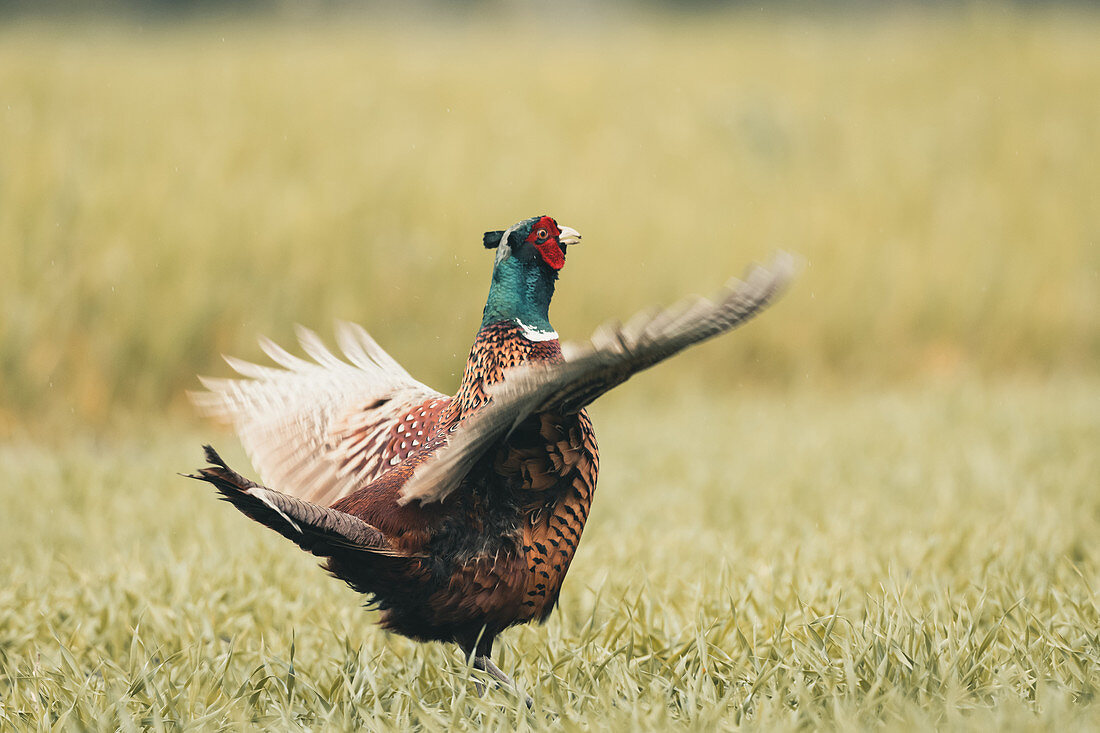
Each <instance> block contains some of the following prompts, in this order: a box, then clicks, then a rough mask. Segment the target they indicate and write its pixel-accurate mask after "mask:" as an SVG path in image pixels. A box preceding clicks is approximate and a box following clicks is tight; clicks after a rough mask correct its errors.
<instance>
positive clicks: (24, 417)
mask: <svg viewBox="0 0 1100 733" xmlns="http://www.w3.org/2000/svg"><path fill="white" fill-rule="evenodd" d="M242 7H245V6H241V5H240V4H237V3H234V4H232V5H231V4H228V3H218V2H212V1H206V2H193V3H186V2H166V1H159V2H136V1H135V2H124V1H121V0H120V2H108V1H107V0H104V2H92V3H87V4H83V5H81V6H80V7H79V9H78V10H77V11H76V12H74V11H73V9H72V8H71V7H68V5H67V4H63V3H46V4H42V3H33V4H32V3H20V2H15V3H11V2H9V3H7V4H6V5H4V6H3V14H2V15H0V19H2V25H0V96H2V99H0V272H3V273H4V281H3V286H2V288H0V429H2V430H3V431H4V434H7V435H12V434H15V433H25V432H28V431H29V432H31V433H36V432H49V433H50V434H53V435H64V434H66V433H67V432H68V431H77V432H79V431H82V430H85V429H92V430H99V429H102V428H107V427H110V426H113V425H118V424H126V425H130V426H132V425H134V424H138V425H142V424H145V423H153V422H158V421H163V420H172V419H176V418H178V419H181V420H189V419H190V417H189V415H190V410H189V407H188V406H187V401H186V398H185V396H184V395H185V391H186V390H187V389H190V388H194V387H196V386H197V382H196V380H195V375H196V374H197V373H206V374H215V375H224V374H226V373H227V367H225V366H224V364H222V363H221V361H220V359H219V354H221V353H231V354H235V355H239V356H243V357H246V358H259V357H260V352H259V350H258V348H257V347H256V344H255V337H256V336H257V335H258V334H266V335H268V336H271V337H273V338H275V339H276V340H277V341H280V342H284V343H288V342H292V340H293V325H294V324H295V323H301V324H304V325H306V326H309V327H312V328H314V329H316V330H318V331H319V332H320V333H321V334H322V335H324V336H326V337H328V336H331V324H332V322H333V320H334V319H337V318H341V319H349V320H353V321H356V322H359V323H362V324H363V325H364V326H365V327H366V328H367V329H368V330H370V331H371V332H372V334H374V335H375V337H376V338H377V339H378V340H379V341H380V342H381V343H382V344H383V345H384V346H385V347H386V348H387V349H389V350H390V351H391V353H393V355H394V356H395V357H396V358H397V359H398V360H399V361H401V362H402V363H404V364H406V365H407V366H408V367H409V369H410V371H411V372H412V373H413V374H414V375H415V376H417V377H418V378H420V379H421V380H422V381H425V382H427V383H428V384H430V385H432V386H435V387H437V388H439V389H442V390H443V391H448V390H451V389H453V388H454V386H455V385H456V384H457V381H458V378H459V376H460V370H461V367H462V364H463V360H464V358H465V354H466V351H467V349H468V346H469V343H470V340H471V337H472V335H473V332H474V331H475V330H476V328H477V325H478V323H479V320H480V311H481V306H482V303H483V298H484V295H485V292H486V289H487V285H488V279H489V272H490V267H491V262H490V257H489V255H488V254H487V253H486V252H485V251H484V250H483V249H482V248H481V244H480V242H481V233H482V232H483V231H484V230H487V229H499V228H503V227H506V226H508V225H510V224H511V223H513V222H514V221H516V220H518V219H521V218H524V217H527V216H531V215H535V214H542V213H549V214H551V215H553V216H555V217H557V218H558V219H559V220H560V221H562V222H564V223H566V224H568V225H570V226H573V227H575V228H577V229H579V230H580V231H581V232H582V233H583V234H584V237H585V241H584V244H583V245H582V246H580V247H578V248H576V249H575V250H574V251H572V252H570V258H569V264H568V266H567V268H566V269H565V270H564V272H563V276H562V280H561V284H560V288H559V291H558V295H557V298H556V301H555V304H554V307H553V309H552V312H551V316H552V318H553V320H554V322H555V325H556V326H557V328H558V330H559V332H561V333H562V334H563V337H564V338H580V337H584V336H587V335H588V334H589V333H590V332H591V330H592V329H593V328H594V327H595V326H596V325H598V324H599V323H600V322H602V321H604V320H607V319H609V318H613V317H618V318H625V317H628V316H629V315H631V314H632V313H634V312H635V311H636V310H637V309H639V308H641V307H644V306H647V305H650V304H662V303H668V302H670V301H672V300H674V299H676V298H678V297H680V296H681V295H683V294H685V293H689V292H703V293H707V292H711V291H714V290H715V289H717V288H718V287H719V286H720V285H721V284H722V283H723V282H724V281H725V280H726V278H727V277H729V276H732V275H736V274H739V273H740V272H741V271H742V270H743V268H744V266H745V265H746V264H747V263H749V262H751V261H753V260H760V259H764V258H766V257H767V256H768V254H769V253H770V252H771V251H773V250H776V249H789V250H791V251H793V252H796V253H798V254H799V255H800V256H801V257H802V258H803V259H804V270H803V273H802V275H801V277H800V278H799V280H798V282H797V284H796V286H795V287H794V289H793V291H792V292H791V293H790V295H789V297H788V298H787V299H786V300H785V301H784V302H783V303H782V304H780V305H779V306H778V307H777V308H776V309H775V311H774V312H772V313H768V314H767V315H766V316H765V317H764V318H762V319H760V321H759V322H757V323H754V324H752V325H750V326H749V327H748V328H746V329H745V331H744V332H742V333H740V334H738V335H737V336H735V337H733V338H729V339H725V340H721V341H719V342H717V343H714V344H709V345H707V346H704V347H702V348H700V349H697V350H695V351H694V352H692V353H690V354H688V355H687V356H685V357H683V358H681V360H680V363H679V364H677V365H676V366H675V367H665V369H663V370H660V371H659V372H658V374H659V375H660V376H652V377H651V376H646V377H644V379H647V380H650V381H649V382H648V383H647V384H648V385H649V386H648V389H651V390H654V391H658V392H659V391H661V390H678V389H681V388H685V387H687V388H692V389H694V388H701V389H704V390H707V391H714V390H724V389H726V388H728V387H736V386H737V385H745V384H749V385H753V386H754V388H755V387H756V386H761V387H781V388H786V387H790V386H792V385H804V386H809V387H811V388H813V389H818V388H822V389H834V388H837V387H840V388H844V387H846V386H851V387H855V388H862V387H863V386H864V385H867V384H893V383H901V382H905V383H910V382H913V381H917V382H923V381H927V380H936V381H942V380H960V379H963V380H968V379H979V380H989V379H999V378H1002V377H1004V378H1012V379H1017V378H1026V379H1030V378H1034V377H1040V378H1046V377H1049V376H1051V375H1065V374H1068V375H1081V376H1090V377H1091V376H1095V374H1096V371H1097V368H1098V366H1100V247H1098V246H1097V242H1098V240H1100V204H1098V199H1097V192H1098V191H1100V94H1097V90H1100V54H1097V53H1096V39H1097V38H1098V37H1100V12H1097V11H1096V10H1095V9H1094V8H1093V7H1091V6H1087V5H1084V4H1082V5H1049V4H1038V5H1034V4H1010V3H982V4H976V5H971V4H964V5H953V4H932V5H925V4H920V3H914V4H906V3H891V4H889V5H887V6H880V5H877V4H875V5H862V4H848V3H840V4H814V5H813V6H812V7H808V6H803V5H797V4H796V5H786V4H783V5H778V6H774V7H773V6H771V5H760V4H740V3H735V4H723V3H642V4H637V5H635V4H625V3H622V4H615V5H610V6H604V5H601V6H600V7H599V8H594V7H588V6H585V5H582V4H566V5H564V6H561V7H559V6H556V5H555V6H553V7H551V6H550V5H549V4H526V3H524V4H520V3H514V4H513V3H464V4H460V5H457V6H453V5H423V4H421V5H412V6H409V7H408V8H406V9H404V10H402V11H401V12H398V11H396V10H394V9H393V8H392V7H389V6H383V5H368V6H357V5H352V4H329V3H320V2H318V3H307V4H304V5H299V4H295V3H274V4H269V3H264V2H254V3H250V4H248V5H247V7H246V9H245V10H242ZM231 9H232V12H231ZM43 426H46V427H47V428H48V431H43V430H41V428H42V427H43Z"/></svg>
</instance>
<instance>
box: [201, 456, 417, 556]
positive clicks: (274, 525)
mask: <svg viewBox="0 0 1100 733" xmlns="http://www.w3.org/2000/svg"><path fill="white" fill-rule="evenodd" d="M203 450H204V451H205V452H206V460H207V461H208V462H209V463H210V464H211V465H209V466H207V467H205V468H200V469H199V472H198V473H197V474H185V475H186V476H187V478H193V479H198V480H200V481H206V482H207V483H209V484H212V485H213V486H214V487H215V488H216V489H217V490H218V492H219V493H220V494H221V498H222V499H224V500H225V501H228V502H229V503H230V504H232V505H233V506H235V507H237V509H239V510H240V511H241V512H242V513H243V514H245V515H246V516H248V517H250V518H252V519H254V520H256V521H257V522H259V523H260V524H263V525H264V526H266V527H269V528H271V529H273V530H275V531H276V532H278V533H279V534H281V535H282V536H283V537H286V538H287V539H288V540H290V541H291V542H294V543H295V544H296V545H298V546H299V547H301V548H302V549H303V550H306V551H307V552H311V553H313V554H314V555H318V556H321V557H335V556H337V555H347V554H348V553H349V552H350V553H368V554H371V555H378V556H383V557H411V556H410V555H408V554H406V553H403V552H401V551H400V550H398V549H397V548H395V547H393V545H392V543H391V542H390V541H389V540H388V539H387V538H386V536H385V535H383V534H382V532H380V531H379V530H378V529H377V528H376V527H374V526H372V525H370V524H368V523H366V522H364V521H363V520H361V519H359V518H358V517H355V516H353V515H351V514H348V513H346V512H341V511H338V510H336V509H329V508H327V507H323V506H318V505H317V504H311V503H310V502H308V501H302V500H301V499H296V498H294V497H293V496H288V495H286V494H283V493H281V492H278V491H275V490H273V489H269V488H267V487H264V486H261V485H259V484H257V483H256V482H254V481H250V480H249V479H247V478H245V477H244V476H241V475H240V474H239V473H237V472H236V471H234V470H233V469H231V468H230V467H229V466H228V465H227V464H226V462H225V461H224V460H222V457H221V456H219V455H218V453H217V451H215V450H214V449H213V448H212V447H210V446H209V445H207V446H203Z"/></svg>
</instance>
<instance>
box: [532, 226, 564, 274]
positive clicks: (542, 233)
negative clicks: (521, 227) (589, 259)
mask: <svg viewBox="0 0 1100 733" xmlns="http://www.w3.org/2000/svg"><path fill="white" fill-rule="evenodd" d="M559 236H561V229H559V228H558V225H557V222H555V221H554V220H553V219H551V218H550V217H549V216H544V217H542V218H541V219H539V220H538V221H537V222H536V223H535V226H533V227H532V228H531V233H530V234H528V235H527V241H528V242H529V243H531V244H532V245H534V247H535V249H536V250H538V253H539V254H540V255H541V256H542V261H543V262H545V263H546V264H547V265H549V266H550V268H551V269H554V270H560V269H561V268H563V267H565V251H564V250H562V248H561V244H560V243H559V242H558V237H559Z"/></svg>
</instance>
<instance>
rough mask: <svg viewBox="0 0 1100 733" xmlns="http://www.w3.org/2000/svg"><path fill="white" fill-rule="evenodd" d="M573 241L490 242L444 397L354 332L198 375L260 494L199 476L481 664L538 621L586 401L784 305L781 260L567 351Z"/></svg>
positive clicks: (587, 435) (573, 237) (410, 631)
mask: <svg viewBox="0 0 1100 733" xmlns="http://www.w3.org/2000/svg"><path fill="white" fill-rule="evenodd" d="M579 241H580V235H578V234H577V233H576V232H575V231H574V230H571V229H569V228H567V227H559V226H558V224H557V222H555V221H554V220H553V219H551V218H550V217H535V218H532V219H527V220H524V221H521V222H519V223H518V224H516V225H514V226H512V227H511V228H509V229H508V230H505V231H499V232H488V233H486V234H485V237H484V244H485V246H486V247H488V248H491V249H493V250H495V252H496V259H495V263H494V267H493V278H492V283H491V285H490V289H489V296H488V298H487V300H486V304H485V309H484V312H483V317H482V324H481V327H480V328H479V330H478V332H477V335H476V336H475V337H474V343H473V346H472V347H471V350H470V354H469V357H468V359H467V362H466V368H465V370H464V373H463V377H462V382H461V384H460V386H459V389H458V391H457V392H456V394H455V395H454V396H451V397H448V396H446V395H444V394H442V393H440V392H437V391H435V390H433V389H430V388H429V387H426V386H425V385H423V384H421V383H419V382H417V381H416V380H414V379H413V378H412V377H411V376H410V375H409V374H408V372H406V371H405V370H404V369H403V368H401V366H400V365H398V364H397V362H395V361H394V360H393V359H392V358H391V357H390V356H389V355H388V354H386V353H385V352H384V351H383V350H382V349H381V348H380V347H379V346H378V345H377V344H376V343H375V342H374V341H373V339H371V338H370V336H368V335H367V333H366V332H365V331H363V330H362V329H361V328H359V327H358V326H352V325H349V324H340V325H339V327H338V329H337V339H338V342H339V345H340V347H341V349H342V351H343V353H344V356H345V358H346V360H344V359H341V358H338V357H337V356H335V355H333V354H332V353H331V352H330V351H329V350H328V349H327V348H325V347H324V346H323V344H322V343H321V341H320V339H318V338H317V336H316V335H315V334H313V333H312V332H310V331H305V330H302V331H300V334H299V335H300V339H301V341H302V346H303V349H304V350H305V351H306V353H307V354H308V355H309V356H310V357H311V358H312V361H308V360H305V359H301V358H299V357H296V356H293V355H291V354H290V353H288V352H286V351H285V350H283V349H281V348H280V347H278V346H276V345H275V344H273V343H271V342H269V341H262V342H261V346H262V348H263V350H264V351H265V352H266V353H267V354H268V355H269V356H270V357H271V358H272V359H273V360H274V361H275V362H276V363H277V364H278V365H279V366H280V367H282V368H272V367H264V366H257V365H255V364H250V363H247V362H243V361H239V360H236V359H229V360H228V361H229V363H230V365H231V366H232V367H233V368H234V369H235V370H236V371H237V372H238V373H239V374H240V375H242V376H243V377H245V378H244V379H206V380H204V381H203V383H204V385H205V386H206V387H207V390H208V391H206V392H203V393H199V394H197V395H194V399H195V402H196V404H197V405H198V406H199V408H200V410H201V411H202V412H203V413H204V414H207V415H209V416H212V417H216V418H219V419H222V420H225V421H228V422H231V423H233V424H234V426H235V427H236V429H237V431H238V433H239V434H240V436H241V439H242V442H243V443H244V445H245V448H246V450H247V451H248V453H249V456H250V458H251V459H252V461H253V463H254V464H255V465H256V467H257V468H258V469H259V471H260V473H261V475H262V477H263V479H264V482H265V484H266V486H261V485H259V484H255V483H253V482H251V481H249V480H248V479H245V478H243V477H242V476H240V475H239V474H237V473H235V472H233V471H232V470H231V469H229V467H228V466H226V465H225V463H224V462H223V461H222V460H221V458H220V457H218V455H217V454H216V453H215V452H214V451H213V449H208V453H207V457H208V459H209V460H210V462H211V464H212V465H211V466H210V467H208V468H204V469H201V470H200V471H199V473H198V474H197V475H195V476H194V478H199V479H202V480H205V481H208V482H210V483H212V484H214V485H215V486H216V487H217V488H218V490H219V492H220V493H221V494H222V496H223V498H225V499H227V500H228V501H230V502H231V503H232V504H233V505H234V506H235V507H237V508H238V509H239V510H240V511H242V512H243V513H244V514H246V515H247V516H249V517H251V518H252V519H255V520H256V521H258V522H260V523H262V524H264V525H266V526H268V527H271V528H272V529H274V530H276V531H277V532H279V533H280V534H282V535H283V536H284V537H287V538H289V539H291V540H292V541H294V542H295V543H296V544H298V545H299V546H300V547H302V548H303V549H305V550H307V551H309V552H312V553H314V554H316V555H320V556H322V557H324V558H325V567H326V568H327V569H328V570H329V571H330V572H331V573H332V574H333V575H335V576H337V577H338V578H341V579H343V580H344V581H346V582H347V583H348V584H349V585H350V586H351V587H353V588H355V589H356V590H358V591H360V592H362V593H364V594H366V595H367V596H368V598H369V601H370V603H371V604H373V605H374V606H375V607H376V608H378V609H379V610H380V612H381V619H380V620H381V624H382V625H383V626H384V627H385V628H387V629H390V630H392V631H395V632H397V633H400V634H403V635H405V636H408V637H411V638H413V639H419V640H438V641H446V642H454V643H457V644H458V645H460V646H461V648H462V649H463V651H464V652H465V653H466V654H467V655H472V657H473V663H474V665H475V666H476V667H477V668H479V669H483V670H485V671H487V672H488V673H489V674H491V675H493V676H494V677H496V678H497V679H498V680H500V682H501V683H502V684H504V685H507V686H509V687H512V688H513V689H514V688H515V685H514V683H512V681H511V680H510V679H509V678H508V677H507V675H505V674H504V673H503V672H501V671H500V670H499V669H497V668H496V666H495V665H494V664H493V663H492V660H491V658H490V655H491V653H492V647H493V641H494V639H495V638H496V636H497V635H498V634H500V633H501V632H502V631H504V630H505V629H507V628H508V627H509V626H512V625H514V624H518V623H524V622H527V621H532V620H538V621H544V620H545V619H546V618H547V617H548V616H549V615H550V613H551V612H552V611H553V609H554V606H555V605H556V603H557V601H558V597H559V594H560V593H561V589H562V583H563V581H564V579H565V576H566V574H567V573H568V571H569V566H570V564H571V563H572V561H573V557H574V555H575V553H576V550H577V547H578V545H579V543H580V540H581V535H582V533H583V531H584V526H585V523H586V522H587V519H588V514H589V510H590V508H591V505H592V499H593V496H594V493H595V489H596V478H597V475H598V473H599V449H598V447H597V444H596V437H595V432H594V430H593V428H592V423H591V421H590V420H589V418H588V415H587V413H586V412H585V409H584V408H585V406H586V405H588V404H589V403H591V402H592V401H593V400H594V399H595V398H596V397H598V396H599V395H600V394H603V393H604V392H606V391H607V390H608V389H611V388H612V387H614V386H615V385H617V384H619V383H621V382H623V381H625V380H626V379H628V378H629V377H630V375H632V374H634V373H636V372H637V371H639V370H641V369H645V368H647V367H649V366H652V365H653V364H656V363H657V362H659V361H661V360H663V359H665V358H667V357H669V356H671V355H672V354H675V353H677V352H678V351H680V350H682V349H684V348H686V347H687V346H690V345H691V344H693V343H697V342H699V341H702V340H704V339H707V338H710V337H712V336H714V335H716V334H719V333H722V332H725V331H728V330H730V329H732V328H734V327H735V326H737V325H739V324H740V323H742V322H744V321H745V320H747V319H748V318H750V317H752V316H753V315H754V314H755V313H757V312H759V311H760V310H761V309H762V308H764V307H765V306H766V305H767V304H768V303H769V302H771V300H772V299H774V298H775V297H776V296H777V295H778V294H779V293H781V292H782V290H783V288H784V287H785V286H786V284H787V282H788V281H789V279H790V277H791V274H792V270H793V268H792V265H791V260H790V258H789V257H787V256H785V255H780V256H777V257H776V258H775V259H774V260H773V262H772V264H771V265H770V266H769V267H767V268H763V267H761V268H756V269H754V270H752V271H750V273H749V275H748V276H747V277H746V279H745V281H744V282H738V281H733V282H731V283H730V284H728V285H727V286H726V288H725V289H724V290H723V291H722V292H721V293H720V294H719V296H718V297H717V298H716V299H714V300H708V299H706V298H693V299H688V300H686V301H684V302H682V303H680V304H677V305H676V306H674V307H672V308H670V309H667V310H663V311H655V312H648V313H644V314H640V315H639V316H637V317H635V318H634V319H632V320H631V321H629V322H628V323H627V324H626V325H618V324H614V325H608V326H605V327H603V328H601V329H599V330H597V332H596V333H595V334H594V335H593V337H592V339H591V340H590V341H588V342H584V343H581V344H579V345H575V344H566V345H565V346H563V345H562V344H561V343H560V342H559V340H558V335H557V333H556V332H555V331H554V329H553V327H552V326H551V325H550V321H549V305H550V300H551V298H552V296H553V293H554V285H555V282H556V280H557V277H558V272H559V271H560V270H561V269H562V267H563V266H564V264H565V256H566V252H567V250H568V248H569V247H570V246H572V245H575V244H576V243H577V242H579Z"/></svg>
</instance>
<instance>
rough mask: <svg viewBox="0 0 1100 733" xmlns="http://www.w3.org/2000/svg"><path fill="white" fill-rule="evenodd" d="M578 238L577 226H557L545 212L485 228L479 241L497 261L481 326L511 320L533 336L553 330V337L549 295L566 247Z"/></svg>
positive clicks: (561, 264) (551, 293) (574, 242)
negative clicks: (498, 227)
mask: <svg viewBox="0 0 1100 733" xmlns="http://www.w3.org/2000/svg"><path fill="white" fill-rule="evenodd" d="M580 241H581V235H580V234H579V233H578V232H577V230H575V229H570V228H569V227H565V226H560V225H559V224H558V223H557V222H556V221H554V220H553V219H552V218H550V217H549V216H536V217H532V218H530V219H524V220H523V221H521V222H518V223H516V224H513V225H512V226H511V227H510V228H508V229H507V230H505V231H494V232H485V236H484V238H483V243H484V245H485V247H486V248H488V249H495V250H496V262H495V264H494V265H493V281H492V284H491V285H490V287H489V297H488V299H487V300H486V302H485V312H484V314H483V317H482V321H481V325H482V326H483V327H484V326H488V325H490V324H492V323H497V322H500V321H506V320H510V321H514V322H516V323H518V324H519V325H520V327H521V328H523V329H524V331H525V332H527V333H529V334H532V335H534V336H536V337H537V336H538V335H539V334H546V335H547V337H549V336H550V334H553V337H554V338H556V337H557V334H555V333H554V329H553V327H552V326H551V325H550V318H549V310H550V299H551V298H553V297H554V283H555V281H557V279H558V271H559V270H561V268H562V267H564V266H565V253H566V249H567V248H568V247H569V246H570V245H574V244H577V243H578V242H580Z"/></svg>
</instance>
